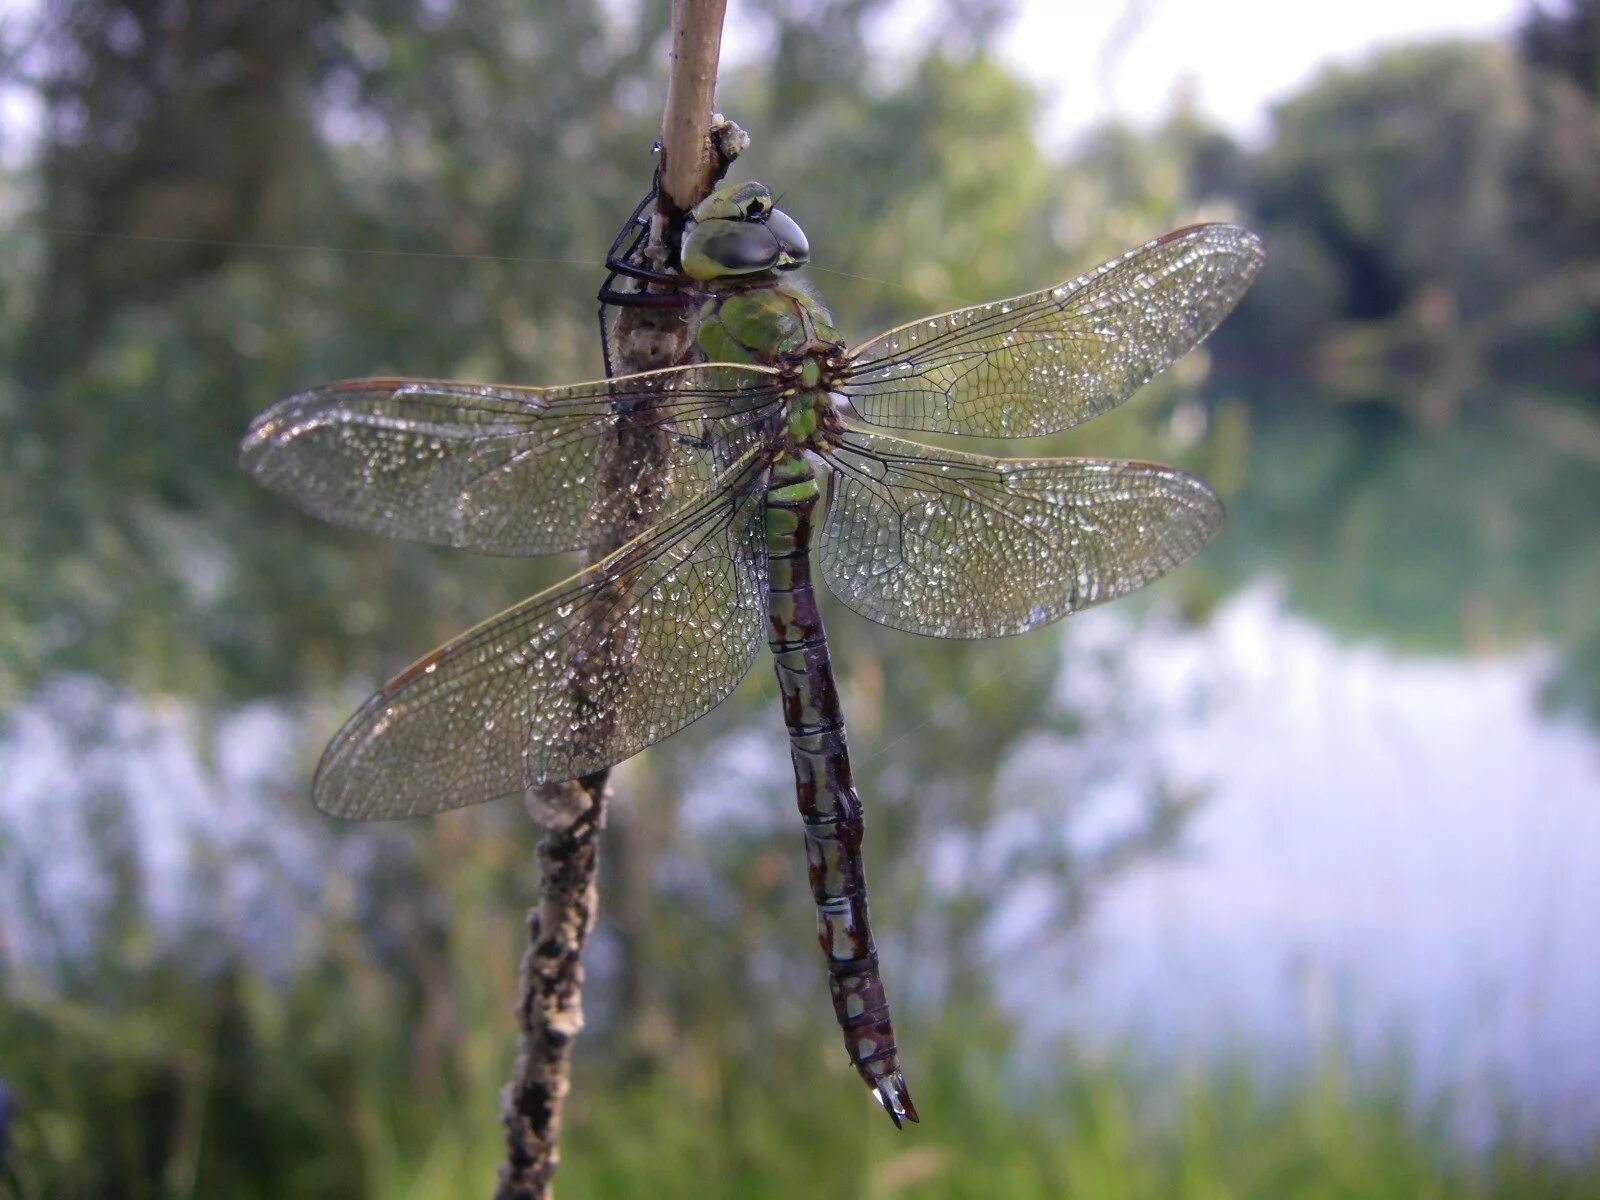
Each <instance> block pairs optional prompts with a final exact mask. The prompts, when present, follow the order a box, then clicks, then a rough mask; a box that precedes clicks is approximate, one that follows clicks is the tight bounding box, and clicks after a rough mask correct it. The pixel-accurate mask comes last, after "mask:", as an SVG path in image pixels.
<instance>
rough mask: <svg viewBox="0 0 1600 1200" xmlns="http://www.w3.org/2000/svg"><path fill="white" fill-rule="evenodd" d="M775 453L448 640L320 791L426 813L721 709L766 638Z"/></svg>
mask: <svg viewBox="0 0 1600 1200" xmlns="http://www.w3.org/2000/svg"><path fill="white" fill-rule="evenodd" d="M762 478H763V475H762V460H761V456H760V455H758V454H756V453H751V454H750V455H747V456H746V458H745V460H744V461H743V462H742V463H741V464H739V465H738V471H737V475H736V479H735V482H734V484H733V486H731V487H729V488H727V489H724V490H721V491H715V492H710V493H706V494H702V495H700V496H698V497H696V498H694V499H693V500H691V501H689V502H688V503H686V504H684V505H683V506H681V507H680V508H679V509H678V510H677V511H676V512H674V513H673V514H672V515H671V516H669V517H668V518H667V519H666V520H664V521H663V522H662V523H661V524H659V525H657V526H656V527H655V529H653V530H652V531H650V532H649V533H647V534H645V535H644V536H642V537H639V538H637V539H635V540H634V541H633V542H631V543H629V544H628V545H627V546H624V547H623V548H622V549H621V550H618V551H617V552H616V553H614V554H612V555H611V556H610V557H608V558H606V559H605V560H603V561H602V562H599V563H597V564H595V565H594V566H593V567H591V568H589V569H588V570H586V571H583V572H581V573H580V574H578V575H575V576H573V577H572V578H571V579H569V580H567V581H566V582H565V583H561V584H557V585H556V586H555V587H553V588H551V589H549V590H548V591H545V592H541V593H540V594H539V595H537V596H534V597H533V598H532V599H529V600H526V601H524V602H523V603H522V604H520V605H518V606H517V607H515V608H513V609H511V610H509V611H508V612H505V613H502V614H501V615H500V616H498V617H495V618H493V619H491V620H489V621H486V622H485V623H484V624H482V625H479V626H478V627H477V628H476V629H473V630H470V631H468V632H467V633H465V634H463V635H462V636H460V637H458V638H456V639H454V640H453V641H451V642H448V643H446V644H445V645H444V646H442V647H440V648H439V649H438V650H435V651H434V652H433V653H432V654H429V655H428V656H427V657H426V658H424V659H422V660H421V661H420V662H418V663H416V664H414V665H413V666H411V667H410V668H409V669H407V670H406V671H404V672H402V673H401V674H400V675H399V676H397V677H396V678H395V679H394V680H393V681H392V682H390V683H389V684H388V685H386V686H385V687H384V688H383V689H382V690H381V691H380V692H378V693H377V694H376V695H375V696H373V697H372V698H371V699H370V700H368V701H367V702H366V703H365V704H364V705H362V707H361V709H360V711H358V712H357V713H356V714H355V716H353V717H351V718H350V720H349V721H348V722H347V723H346V724H345V726H344V728H343V729H341V730H340V731H339V733H338V735H337V736H336V737H335V738H334V739H333V742H332V743H331V744H330V745H329V746H328V749H327V752H326V753H325V754H324V755H323V757H322V763H321V765H320V766H319V767H318V768H317V776H316V781H315V783H314V784H313V786H312V795H313V798H314V799H315V801H316V803H317V807H319V808H321V809H323V810H325V811H327V812H330V813H333V814H335V815H337V816H342V817H354V818H363V819H376V818H388V817H413V816H420V815H422V814H426V813H436V812H442V811H444V810H445V809H449V808H456V807H460V806H462V805H467V804H476V803H479V802H481V801H485V800H493V799H496V798H497V797H501V796H509V795H520V794H522V793H523V792H524V791H525V790H526V789H528V788H530V787H532V786H534V785H536V784H540V783H547V782H551V781H554V780H561V779H573V778H577V777H579V776H581V775H585V774H587V773H589V772H591V771H597V770H600V769H601V768H603V767H608V766H610V765H612V764H613V763H617V762H620V761H621V760H622V759H625V758H628V757H629V756H631V755H633V754H635V753H637V752H638V751H640V750H642V749H644V747H646V746H648V745H650V744H651V743H652V742H654V741H657V740H658V739H660V738H663V737H666V736H667V735H668V734H670V733H673V732H674V731H676V730H678V729H681V728H682V727H683V726H685V725H687V724H689V722H691V721H693V720H694V719H695V718H697V717H699V716H701V715H703V714H705V713H706V712H709V711H710V710H711V709H712V708H714V707H715V706H716V705H717V704H718V703H719V702H720V701H721V700H722V699H723V698H724V697H725V696H727V694H728V693H729V692H730V691H732V690H733V688H734V685H735V684H737V683H738V682H739V680H740V679H741V678H742V677H743V676H744V673H745V671H746V670H748V669H749V666H750V661H751V659H752V658H753V657H754V655H755V653H756V650H757V649H758V648H759V647H760V645H761V642H762V639H763V638H764V637H765V627H766V579H767V559H766V542H765V538H766V535H765V530H764V527H763V523H762V519H761V514H762V510H763V503H764V493H763V491H762V487H761V484H762Z"/></svg>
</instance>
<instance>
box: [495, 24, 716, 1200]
mask: <svg viewBox="0 0 1600 1200" xmlns="http://www.w3.org/2000/svg"><path fill="white" fill-rule="evenodd" d="M725 8H726V0H674V3H673V8H672V69H671V75H670V79H669V82H668V87H667V107H666V114H665V116H664V118H663V120H662V144H663V150H662V153H663V160H664V161H663V180H662V189H661V192H662V195H661V198H660V202H659V204H658V211H657V214H656V217H655V219H654V220H653V222H652V240H653V241H654V242H655V243H657V244H658V246H659V243H661V242H662V240H663V239H664V238H666V237H668V236H671V235H672V234H673V233H675V232H676V231H677V230H678V229H681V227H682V224H683V218H684V214H685V213H687V211H688V209H689V208H691V207H692V206H693V205H694V204H696V203H698V201H699V200H700V199H702V198H703V197H704V196H705V194H706V193H707V192H709V191H710V189H711V187H712V186H713V185H714V183H715V182H716V179H717V178H718V177H719V176H720V175H721V173H722V171H724V170H726V169H727V164H728V162H729V161H730V160H731V158H732V157H733V155H734V154H737V153H738V150H739V149H740V148H742V146H741V145H740V144H739V142H738V141H737V139H735V138H733V137H731V136H728V135H727V130H726V129H724V130H723V131H722V133H723V136H722V137H720V138H718V139H716V140H714V139H713V137H712V134H711V130H712V120H711V109H712V102H713V98H714V93H715V88H716V79H717V58H718V54H719V50H720V47H721V42H722V18H723V12H724V10H725ZM669 171H670V172H671V179H670V182H669V180H668V178H667V174H668V172H669ZM635 314H637V315H635ZM692 348H693V347H692V329H691V327H690V326H689V324H688V323H687V322H686V321H685V320H684V318H683V314H682V313H681V312H680V311H677V310H663V309H644V308H639V309H633V308H630V309H625V310H623V312H622V314H621V315H620V316H619V318H618V329H617V350H618V362H617V364H616V367H617V369H618V370H619V371H621V372H624V373H626V372H629V371H641V370H649V369H651V368H653V367H657V366H667V365H670V364H672V363H675V362H681V361H684V360H685V359H687V358H688V356H689V354H690V353H691V351H692ZM610 365H611V364H608V367H609V366H610ZM622 415H623V416H624V417H626V416H628V415H631V414H622ZM649 424H650V422H648V421H645V422H628V421H627V420H626V419H624V420H623V422H622V423H621V424H620V426H619V429H618V434H617V437H618V445H617V448H616V449H617V452H616V453H615V455H612V456H608V457H609V459H610V461H609V462H608V463H605V464H601V465H600V466H599V469H600V470H602V471H603V472H604V474H605V478H604V479H603V481H602V488H601V493H602V495H603V496H606V497H608V498H609V499H610V500H611V502H612V503H613V505H615V509H614V511H612V512H610V513H601V514H597V515H599V516H600V517H601V519H603V520H607V521H608V522H609V524H610V527H611V528H612V529H614V530H616V531H617V533H616V539H615V544H616V545H621V544H622V543H624V542H626V541H627V540H628V539H629V538H630V537H631V536H632V535H633V533H635V532H637V531H638V530H640V529H642V528H644V527H647V526H648V525H649V524H650V523H651V521H652V520H653V519H654V517H655V515H656V513H657V512H658V511H659V508H660V505H661V502H662V500H663V499H664V496H663V493H662V489H661V488H659V487H656V488H638V487H634V488H630V487H629V486H628V484H629V482H630V480H634V481H636V480H638V479H640V478H649V467H646V468H645V471H644V472H643V473H640V472H639V471H638V464H639V463H641V462H645V463H649V464H652V465H654V466H655V467H657V468H660V467H663V466H664V465H665V462H666V454H667V451H668V449H669V446H668V444H667V441H666V437H665V435H664V434H663V433H662V432H661V431H659V430H655V431H652V430H650V429H649V428H648V426H649ZM658 477H659V475H658ZM627 584H628V581H627V580H626V579H618V580H616V581H614V582H613V583H612V585H611V587H610V588H609V589H608V592H609V593H610V595H609V596H608V597H607V598H606V600H609V602H606V600H603V601H602V602H601V603H599V604H596V605H595V606H594V607H595V610H596V611H598V612H600V613H602V614H611V615H620V614H619V606H620V605H622V604H623V603H624V601H625V596H626V592H627ZM607 632H608V631H607V630H606V629H605V628H603V627H600V626H597V627H595V628H593V629H591V630H589V631H588V636H587V638H586V642H587V645H586V650H587V651H590V652H597V656H598V657H599V659H600V662H601V664H602V665H601V666H600V667H598V668H597V669H600V670H603V669H604V667H603V663H604V656H605V650H606V648H607V647H609V646H610V645H611V642H610V639H609V638H608V637H607ZM591 661H594V659H591ZM577 686H578V687H579V688H580V689H581V688H582V687H583V680H582V678H580V679H579V681H578V683H577ZM608 775H609V772H607V771H599V772H596V773H595V774H593V775H586V776H584V777H583V778H582V779H576V780H572V781H569V782H567V783H563V784H559V785H556V786H554V787H550V788H546V789H543V790H542V791H541V792H540V793H539V794H537V795H532V796H530V797H529V807H530V810H532V811H533V812H534V816H535V818H536V819H538V820H540V821H541V822H543V823H544V824H545V825H546V826H547V829H546V832H545V833H544V835H543V836H542V837H541V839H540V841H539V869H540V873H541V880H540V901H539V905H538V907H536V908H533V909H530V910H529V912H528V950H527V953H526V954H525V955H524V957H523V961H522V973H521V982H520V985H519V988H518V997H517V1024H518V1028H519V1031H520V1032H519V1037H518V1039H517V1062H516V1068H515V1071H514V1074H513V1076H512V1079H511V1082H510V1083H509V1084H507V1085H506V1088H505V1090H504V1092H502V1094H501V1109H500V1111H501V1120H502V1122H503V1123H504V1124H505V1127H506V1161H505V1163H504V1165H503V1166H502V1167H501V1168H500V1178H499V1183H498V1186H497V1187H496V1189H495V1200H546V1198H547V1197H549V1196H550V1194H551V1178H552V1176H553V1175H554V1174H555V1169H556V1166H557V1165H558V1163H559V1161H560V1153H559V1141H560V1136H561V1113H562V1106H563V1103H564V1101H565V1099H566V1095H567V1092H568V1090H569V1089H570V1087H571V1070H572V1045H573V1042H574V1041H575V1040H576V1038H577V1036H578V1033H579V1031H580V1030H581V1029H582V1028H583V979H584V972H583V963H582V954H583V946H584V942H585V940H586V939H587V938H588V935H589V931H590V930H591V929H592V928H593V927H594V921H595V912H596V908H597V901H598V893H597V889H596V885H595V880H596V876H597V872H598V869H599V865H600V841H599V839H600V831H601V829H602V828H603V827H604V825H605V806H606V798H607V793H608Z"/></svg>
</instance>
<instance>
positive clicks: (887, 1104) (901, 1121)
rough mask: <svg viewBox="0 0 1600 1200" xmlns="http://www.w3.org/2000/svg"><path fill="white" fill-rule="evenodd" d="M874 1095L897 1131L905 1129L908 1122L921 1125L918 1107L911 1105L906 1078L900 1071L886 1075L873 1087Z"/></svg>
mask: <svg viewBox="0 0 1600 1200" xmlns="http://www.w3.org/2000/svg"><path fill="white" fill-rule="evenodd" d="M872 1095H873V1097H874V1098H875V1099H876V1100H877V1101H878V1103H879V1104H881V1105H883V1111H884V1112H886V1113H888V1114H889V1119H890V1120H891V1121H893V1122H894V1127H895V1128H896V1129H903V1128H905V1123H906V1122H907V1121H914V1122H916V1123H918V1124H921V1118H920V1117H918V1116H917V1107H916V1105H914V1104H912V1103H911V1092H910V1090H909V1089H907V1087H906V1077H905V1076H904V1075H902V1074H901V1073H900V1072H899V1071H896V1072H894V1073H893V1074H892V1075H885V1076H883V1077H882V1078H880V1079H879V1080H878V1081H877V1082H876V1083H874V1084H873V1086H872Z"/></svg>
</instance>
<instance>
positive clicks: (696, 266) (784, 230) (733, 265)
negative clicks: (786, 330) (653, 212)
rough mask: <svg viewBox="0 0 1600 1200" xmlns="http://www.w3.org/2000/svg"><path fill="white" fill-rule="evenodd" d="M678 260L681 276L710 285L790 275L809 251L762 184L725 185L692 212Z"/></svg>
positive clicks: (795, 227)
mask: <svg viewBox="0 0 1600 1200" xmlns="http://www.w3.org/2000/svg"><path fill="white" fill-rule="evenodd" d="M679 257H680V259H681V260H682V262H683V270H684V274H686V275H688V276H689V277H690V278H691V279H698V280H700V281H701V282H706V283H709V282H711V281H712V280H716V279H726V278H739V277H743V276H747V275H764V274H766V273H767V272H769V271H792V270H794V269H796V268H797V267H802V266H804V265H805V263H806V261H807V260H808V259H809V258H810V257H811V247H810V245H809V244H808V243H807V242H806V235H805V234H804V233H803V232H801V229H800V226H798V225H796V224H795V222H794V219H793V218H792V217H790V216H789V215H788V214H787V213H785V212H783V211H782V210H781V209H777V208H774V207H773V206H772V193H771V192H769V191H768V190H767V188H766V187H765V186H764V185H763V184H759V183H754V182H750V183H725V184H723V185H722V186H721V187H719V188H717V189H716V190H715V191H713V192H712V193H711V194H710V195H709V196H707V197H706V198H705V199H704V200H702V201H700V203H699V204H697V205H695V206H694V208H693V209H692V210H691V211H690V213H689V226H688V229H687V230H686V231H685V232H684V235H683V246H682V249H681V252H680V254H679Z"/></svg>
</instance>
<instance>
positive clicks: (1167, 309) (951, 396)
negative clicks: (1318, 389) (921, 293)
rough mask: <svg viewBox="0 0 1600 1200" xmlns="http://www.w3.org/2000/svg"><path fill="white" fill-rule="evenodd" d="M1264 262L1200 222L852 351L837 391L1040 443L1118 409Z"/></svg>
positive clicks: (911, 415)
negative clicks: (1082, 270) (1050, 282)
mask: <svg viewBox="0 0 1600 1200" xmlns="http://www.w3.org/2000/svg"><path fill="white" fill-rule="evenodd" d="M1264 261H1265V256H1264V254H1263V251H1262V247H1261V239H1260V238H1258V237H1257V236H1256V235H1255V234H1253V233H1251V232H1250V231H1249V230H1247V229H1241V228H1239V227H1238V226H1237V225H1193V226H1190V227H1189V228H1187V229H1180V230H1178V231H1176V232H1175V233H1169V234H1167V235H1166V236H1165V237H1162V238H1157V239H1156V240H1155V241H1153V242H1151V243H1149V244H1148V245H1145V246H1141V247H1140V248H1139V249H1137V250H1131V251H1129V252H1128V253H1127V254H1124V255H1123V256H1122V257H1121V258H1118V259H1114V260H1113V261H1111V262H1108V263H1106V264H1105V265H1104V266H1102V267H1098V268H1096V269H1095V270H1093V271H1091V272H1090V273H1089V274H1087V275H1081V276H1079V277H1078V278H1077V279H1070V280H1068V281H1067V282H1066V283H1063V284H1060V285H1059V286H1057V287H1053V288H1047V289H1046V290H1044V291H1042V292H1033V293H1032V294H1030V295H1026V296H1018V297H1016V298H1015V299H1012V300H998V301H996V302H994V303H993V304H980V305H978V306H977V307H976V308H963V309H958V310H956V311H955V312H948V313H944V314H942V315H940V316H937V317H925V318H924V319H922V320H920V321H914V322H912V323H911V324H909V325H902V326H900V327H899V328H898V329H891V330H889V332H887V333H883V334H880V335H879V336H877V337H875V338H873V339H872V340H871V341H869V342H867V343H865V344H864V345H861V346H859V347H857V348H856V349H855V350H853V351H852V352H851V355H850V357H851V360H852V362H851V365H850V367H849V368H848V371H847V373H846V377H845V378H844V379H843V380H842V381H841V382H840V383H839V384H838V385H837V388H838V390H839V391H840V392H841V393H843V394H844V395H845V396H847V397H848V398H849V400H850V403H851V404H852V405H854V407H855V409H856V411H857V412H858V413H859V414H860V415H861V417H862V419H863V420H865V421H868V422H870V423H871V424H873V425H881V426H884V427H886V428H890V429H921V430H927V431H930V432H936V433H957V434H969V435H973V436H978V437H1037V436H1041V435H1043V434H1047V433H1054V432H1056V431H1057V430H1060V429H1066V428H1067V427H1068V426H1071V425H1077V424H1080V423H1081V422H1083V421H1087V420H1089V418H1091V417H1095V416H1098V415H1099V414H1100V413H1103V412H1106V411H1107V410H1109V409H1112V408H1115V407H1116V406H1117V405H1118V404H1121V403H1122V402H1123V401H1124V400H1126V399H1127V398H1128V397H1129V396H1131V395H1133V393H1134V392H1136V391H1137V390H1138V389H1139V388H1140V387H1142V386H1144V384H1145V383H1147V382H1148V381H1149V380H1150V379H1152V378H1154V376H1155V375H1156V374H1157V373H1158V372H1160V371H1162V370H1163V369H1164V368H1165V367H1166V366H1167V365H1168V364H1169V363H1171V362H1173V361H1174V360H1176V359H1179V358H1181V357H1183V355H1185V354H1187V353H1188V352H1189V351H1190V350H1192V349H1194V347H1195V346H1197V345H1198V344H1199V343H1200V342H1201V340H1202V339H1204V338H1205V336H1206V335H1207V334H1209V333H1210V332H1211V331H1212V330H1213V329H1215V328H1216V327H1217V324H1218V323H1219V322H1220V321H1221V320H1222V318H1223V317H1225V316H1227V315H1228V313H1230V312H1231V311H1232V310H1233V306H1234V305H1235V304H1237V303H1238V302H1239V298H1240V297H1241V296H1243V295H1244V293H1245V290H1246V289H1247V288H1248V287H1249V286H1250V283H1251V281H1252V280H1254V279H1255V277H1256V274H1257V272H1259V271H1260V269H1261V264H1262V263H1263V262H1264Z"/></svg>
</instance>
